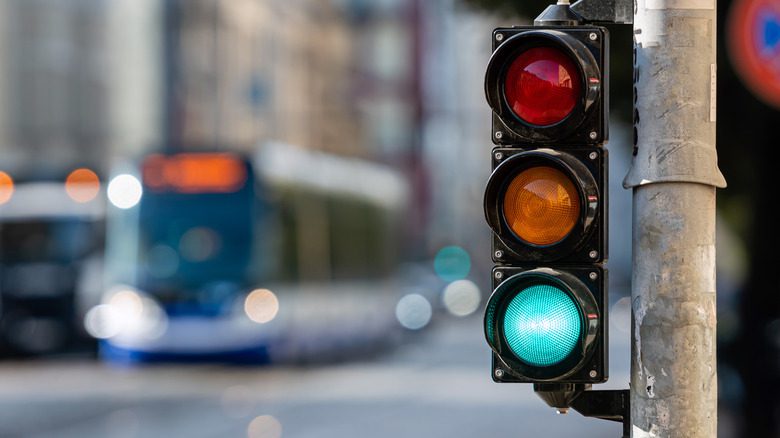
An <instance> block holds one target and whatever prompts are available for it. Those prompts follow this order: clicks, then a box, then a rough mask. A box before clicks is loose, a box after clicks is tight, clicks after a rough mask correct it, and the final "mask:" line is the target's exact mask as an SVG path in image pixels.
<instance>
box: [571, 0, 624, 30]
mask: <svg viewBox="0 0 780 438" xmlns="http://www.w3.org/2000/svg"><path fill="white" fill-rule="evenodd" d="M571 9H572V10H573V11H574V12H576V13H577V15H579V16H581V17H582V18H583V19H584V20H585V21H587V22H588V23H597V24H598V23H604V24H610V23H612V24H632V23H633V22H634V0H579V1H578V2H576V3H574V4H573V5H571Z"/></svg>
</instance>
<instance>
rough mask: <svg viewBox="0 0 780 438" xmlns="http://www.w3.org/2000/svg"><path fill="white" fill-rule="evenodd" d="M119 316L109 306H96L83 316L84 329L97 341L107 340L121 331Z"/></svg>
mask: <svg viewBox="0 0 780 438" xmlns="http://www.w3.org/2000/svg"><path fill="white" fill-rule="evenodd" d="M120 319H121V315H119V313H118V311H117V310H116V309H115V308H114V307H113V306H111V305H110V304H98V305H97V306H95V307H93V308H91V309H89V311H88V312H87V314H86V315H85V316H84V329H85V330H86V331H87V333H89V335H90V336H92V337H94V338H97V339H108V338H113V337H114V336H116V335H118V334H119V332H120V331H121V330H122V325H121V324H120V323H119V322H120Z"/></svg>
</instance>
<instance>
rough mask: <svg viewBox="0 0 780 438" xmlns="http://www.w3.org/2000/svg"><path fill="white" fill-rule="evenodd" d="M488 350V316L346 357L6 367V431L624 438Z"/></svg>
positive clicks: (624, 368) (119, 436)
mask: <svg viewBox="0 0 780 438" xmlns="http://www.w3.org/2000/svg"><path fill="white" fill-rule="evenodd" d="M477 313H481V312H477ZM615 321H619V319H618V320H615ZM615 321H613V325H612V330H611V336H612V339H611V342H612V345H611V352H610V353H611V354H610V356H611V358H610V360H611V361H610V363H611V378H610V382H609V383H608V384H606V385H603V388H601V389H606V388H627V387H628V380H629V374H628V358H629V356H628V355H629V345H628V334H627V332H626V329H627V327H620V328H621V329H623V330H616V327H615V326H614V324H615ZM623 324H624V325H625V321H624V322H623ZM488 352H489V350H488V348H487V346H486V344H485V342H484V339H483V337H482V330H481V314H480V315H473V316H471V317H468V318H466V319H456V318H454V317H449V316H440V317H438V318H437V319H435V320H434V321H433V325H432V326H431V327H428V328H427V329H426V330H424V331H422V332H420V333H413V332H410V333H409V334H408V336H407V337H406V338H404V340H403V342H402V343H401V344H399V345H398V346H397V347H395V348H391V349H389V350H387V351H384V352H382V353H381V354H379V355H377V356H373V357H363V358H360V359H357V360H355V361H352V362H344V363H331V364H317V365H309V366H300V365H296V366H291V365H287V366H267V367H260V368H256V367H230V366H217V365H206V366H204V365H186V366H182V365H175V366H168V365H165V366H152V367H146V368H123V367H116V366H107V365H103V364H99V363H96V362H94V361H91V360H89V359H86V358H77V359H57V360H55V361H29V362H4V363H0V437H4V438H12V437H60V438H67V437H73V438H85V437H111V438H131V437H187V438H197V437H203V438H206V437H220V438H221V437H251V438H255V437H263V438H266V437H268V438H270V437H279V436H284V437H303V438H306V437H311V438H315V437H316V438H328V437H334V438H336V437H338V438H343V437H369V436H370V437H376V438H382V437H393V438H397V437H449V438H454V437H464V438H465V437H469V438H473V437H485V436H504V437H555V436H568V435H567V434H569V433H574V432H576V433H577V434H578V435H577V436H581V437H600V438H602V437H616V438H617V437H619V436H620V433H621V428H620V425H619V424H618V423H613V422H608V421H603V420H596V419H587V418H584V417H582V416H580V415H579V414H578V413H576V412H573V411H572V412H571V413H569V414H568V415H556V414H555V413H554V411H553V410H552V409H550V408H547V407H546V406H545V405H544V403H543V402H542V401H541V400H539V399H538V398H537V397H536V396H535V395H534V394H533V391H532V389H531V386H530V385H509V384H504V385H499V384H494V383H493V382H492V381H491V379H490V365H489V353H488Z"/></svg>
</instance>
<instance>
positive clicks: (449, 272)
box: [433, 246, 471, 281]
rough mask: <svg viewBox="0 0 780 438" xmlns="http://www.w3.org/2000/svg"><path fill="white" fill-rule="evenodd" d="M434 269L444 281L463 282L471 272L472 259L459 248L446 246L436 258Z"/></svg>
mask: <svg viewBox="0 0 780 438" xmlns="http://www.w3.org/2000/svg"><path fill="white" fill-rule="evenodd" d="M433 269H434V270H435V271H436V274H437V275H438V276H439V277H440V278H441V279H442V280H444V281H455V280H462V279H464V278H466V276H467V275H469V271H471V257H470V256H469V253H468V252H467V251H466V250H465V249H463V248H461V247H459V246H445V247H444V248H442V249H440V250H439V252H438V253H437V254H436V257H434V259H433Z"/></svg>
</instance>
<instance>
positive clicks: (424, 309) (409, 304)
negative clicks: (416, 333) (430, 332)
mask: <svg viewBox="0 0 780 438" xmlns="http://www.w3.org/2000/svg"><path fill="white" fill-rule="evenodd" d="M395 316H396V318H398V322H399V323H401V325H402V326H404V327H405V328H407V329H409V330H419V329H421V328H423V327H425V326H426V325H428V323H429V322H430V321H431V317H432V316H433V308H432V307H431V303H430V302H428V299H426V298H425V297H424V296H422V295H419V294H408V295H405V296H404V297H403V298H401V299H400V300H399V301H398V304H397V305H396V306H395Z"/></svg>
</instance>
